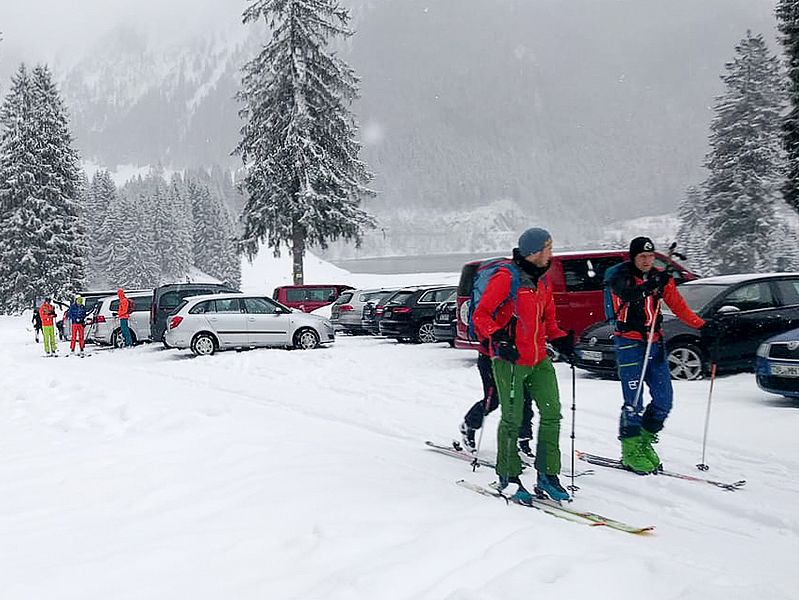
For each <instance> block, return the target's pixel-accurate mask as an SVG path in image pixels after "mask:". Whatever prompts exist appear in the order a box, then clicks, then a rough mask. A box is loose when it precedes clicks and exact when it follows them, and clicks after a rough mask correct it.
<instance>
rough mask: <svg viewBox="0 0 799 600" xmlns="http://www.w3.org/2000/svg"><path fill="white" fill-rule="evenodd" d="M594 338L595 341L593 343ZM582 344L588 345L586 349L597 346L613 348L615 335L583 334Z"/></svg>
mask: <svg viewBox="0 0 799 600" xmlns="http://www.w3.org/2000/svg"><path fill="white" fill-rule="evenodd" d="M592 340H593V343H592ZM580 344H581V345H584V346H586V349H589V350H590V349H591V348H594V347H596V349H597V350H602V349H607V348H613V337H607V336H595V335H590V334H589V335H583V336H580Z"/></svg>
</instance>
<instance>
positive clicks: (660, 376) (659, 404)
mask: <svg viewBox="0 0 799 600" xmlns="http://www.w3.org/2000/svg"><path fill="white" fill-rule="evenodd" d="M608 284H609V287H610V292H611V298H612V300H613V311H614V314H615V315H616V328H615V331H614V338H613V340H614V345H615V348H616V363H617V365H618V371H619V379H620V380H621V389H622V395H623V396H624V403H623V404H622V409H621V417H620V419H619V440H621V461H622V463H623V464H624V466H625V467H627V468H628V469H630V470H632V471H635V472H636V473H641V474H645V473H653V472H655V471H656V470H657V469H658V468H659V467H660V464H661V462H660V457H659V456H658V455H657V452H655V449H654V448H653V447H652V444H654V443H657V441H658V436H657V434H658V433H659V432H660V431H661V430H662V429H663V422H664V421H665V420H666V417H667V416H668V415H669V412H670V411H671V407H672V399H673V396H674V392H673V390H672V386H671V372H670V371H669V366H668V362H667V359H666V345H665V343H664V341H663V331H662V329H661V323H662V321H663V315H662V314H661V311H660V303H661V300H662V301H664V302H665V303H666V304H667V305H668V307H669V308H670V309H671V311H672V312H673V313H674V314H675V316H677V317H678V318H679V319H680V320H681V321H683V322H684V323H686V324H687V325H689V326H691V327H695V328H697V329H699V328H700V327H702V326H703V325H704V324H705V322H704V321H703V320H702V318H701V317H699V316H697V315H696V314H695V313H694V312H693V311H692V310H691V309H690V308H689V307H688V305H687V304H686V302H685V300H684V299H683V297H682V296H681V295H680V292H678V291H677V285H676V284H675V283H674V278H673V277H672V276H671V275H670V274H669V273H668V271H666V270H663V269H659V268H658V267H656V266H655V244H654V243H653V242H652V240H651V239H649V238H647V237H637V238H635V239H634V240H633V241H632V242H630V260H629V261H627V262H625V263H622V265H621V266H620V267H619V268H618V269H617V270H616V272H615V273H614V274H613V276H612V277H611V279H610V281H609V282H608ZM650 332H652V339H651V342H650V343H649V346H650V351H649V359H648V361H647V363H646V370H645V372H644V373H643V376H642V370H643V369H644V356H645V355H646V348H647V345H648V342H649V335H650ZM642 382H643V383H646V385H647V387H648V388H649V393H650V395H651V396H652V401H651V402H650V403H649V404H648V405H647V406H646V408H644V406H643V401H644V394H643V389H641V390H638V386H639V385H642Z"/></svg>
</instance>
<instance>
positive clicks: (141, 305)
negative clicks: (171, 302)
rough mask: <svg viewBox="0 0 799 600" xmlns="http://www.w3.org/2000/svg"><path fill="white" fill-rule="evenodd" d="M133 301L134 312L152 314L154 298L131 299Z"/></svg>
mask: <svg viewBox="0 0 799 600" xmlns="http://www.w3.org/2000/svg"><path fill="white" fill-rule="evenodd" d="M131 300H132V301H133V312H150V305H152V303H153V297H152V296H143V297H141V298H131Z"/></svg>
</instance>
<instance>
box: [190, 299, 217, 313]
mask: <svg viewBox="0 0 799 600" xmlns="http://www.w3.org/2000/svg"><path fill="white" fill-rule="evenodd" d="M183 302H184V303H185V302H188V300H184V301H183ZM214 302H215V301H214V300H205V301H204V302H198V303H197V304H195V305H194V306H192V307H191V310H189V314H191V315H204V314H206V313H212V312H216V305H215V304H214Z"/></svg>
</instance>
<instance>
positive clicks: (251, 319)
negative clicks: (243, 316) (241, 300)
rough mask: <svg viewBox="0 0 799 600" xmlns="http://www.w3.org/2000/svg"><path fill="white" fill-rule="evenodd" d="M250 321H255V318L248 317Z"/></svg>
mask: <svg viewBox="0 0 799 600" xmlns="http://www.w3.org/2000/svg"><path fill="white" fill-rule="evenodd" d="M247 320H248V321H255V317H247Z"/></svg>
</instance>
